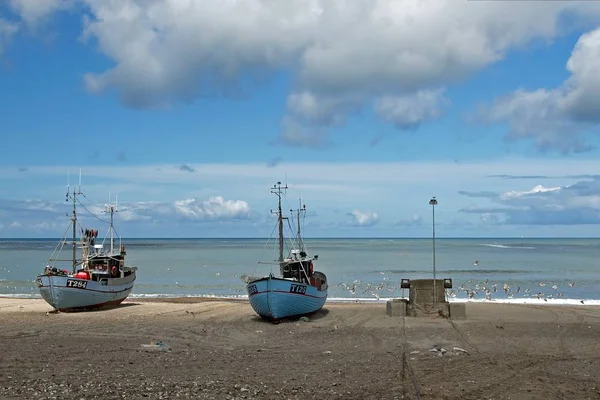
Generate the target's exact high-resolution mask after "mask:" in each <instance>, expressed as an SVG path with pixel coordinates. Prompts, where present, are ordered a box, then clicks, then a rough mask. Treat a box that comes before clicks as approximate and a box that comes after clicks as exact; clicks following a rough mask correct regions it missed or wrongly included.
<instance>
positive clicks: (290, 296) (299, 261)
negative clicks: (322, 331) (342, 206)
mask: <svg viewBox="0 0 600 400" xmlns="http://www.w3.org/2000/svg"><path fill="white" fill-rule="evenodd" d="M287 188H288V187H287V185H285V186H284V187H282V186H281V182H277V185H275V186H273V188H272V189H271V193H274V194H275V195H277V197H278V199H279V202H278V211H277V212H276V213H275V214H276V215H277V225H278V228H279V240H278V242H279V243H278V244H279V258H278V260H277V261H276V263H274V264H275V265H279V275H277V276H276V275H274V274H273V272H272V271H271V273H270V274H269V275H267V276H264V277H250V276H247V275H246V276H244V277H242V279H243V280H244V281H245V282H246V283H247V285H246V290H247V291H248V299H249V301H250V305H251V306H252V308H253V309H254V311H255V312H256V313H257V314H258V315H260V316H261V317H262V318H264V319H269V320H274V321H278V320H281V319H283V318H289V317H299V316H303V315H309V314H313V313H315V312H317V311H319V310H320V309H321V308H323V305H324V304H325V301H326V300H327V289H328V286H327V276H326V275H325V274H324V273H322V272H319V271H315V270H314V266H313V262H314V261H316V260H317V259H318V256H317V255H315V256H314V257H311V256H309V255H308V252H307V249H306V246H305V245H304V241H303V240H302V236H301V232H300V220H301V217H302V216H303V215H305V212H306V206H302V205H301V207H300V208H299V209H298V210H296V211H297V221H298V231H297V236H296V238H295V239H294V240H292V241H291V242H292V246H291V249H290V251H289V254H288V256H287V257H284V237H283V221H284V220H288V218H287V217H284V216H283V214H282V211H281V196H282V195H283V194H284V191H285V190H286V189H287ZM288 221H289V220H288ZM261 263H262V262H260V261H259V264H261ZM263 264H264V263H263ZM271 264H273V263H271Z"/></svg>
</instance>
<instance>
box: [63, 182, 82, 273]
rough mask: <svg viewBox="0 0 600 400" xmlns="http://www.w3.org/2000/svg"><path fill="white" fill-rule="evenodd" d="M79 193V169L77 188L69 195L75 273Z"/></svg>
mask: <svg viewBox="0 0 600 400" xmlns="http://www.w3.org/2000/svg"><path fill="white" fill-rule="evenodd" d="M69 194H70V193H69V185H67V201H69ZM80 194H82V193H81V170H79V187H78V190H75V188H73V194H72V195H71V199H72V200H73V215H72V216H71V224H72V225H73V242H72V245H73V255H72V262H73V267H72V268H73V273H75V269H76V268H77V195H80Z"/></svg>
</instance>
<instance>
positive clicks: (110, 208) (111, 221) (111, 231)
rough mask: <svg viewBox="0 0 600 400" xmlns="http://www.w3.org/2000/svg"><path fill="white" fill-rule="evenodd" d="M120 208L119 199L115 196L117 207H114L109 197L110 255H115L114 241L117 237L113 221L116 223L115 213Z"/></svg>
mask: <svg viewBox="0 0 600 400" xmlns="http://www.w3.org/2000/svg"><path fill="white" fill-rule="evenodd" d="M117 207H118V200H117V197H116V196H115V205H114V206H113V205H112V204H110V196H109V204H108V205H107V206H106V208H107V210H106V211H107V212H109V213H110V228H109V231H110V254H113V253H114V250H115V248H114V240H115V236H114V227H113V221H114V214H115V212H118V211H119V210H118V209H117Z"/></svg>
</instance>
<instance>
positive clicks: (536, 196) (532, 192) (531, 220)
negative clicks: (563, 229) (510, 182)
mask: <svg viewBox="0 0 600 400" xmlns="http://www.w3.org/2000/svg"><path fill="white" fill-rule="evenodd" d="M460 193H461V194H463V195H466V196H470V197H479V198H486V199H488V200H490V201H491V202H492V203H493V204H494V206H490V207H481V206H471V207H465V208H462V209H461V210H460V212H463V213H470V214H480V218H481V220H482V222H484V223H487V224H491V223H494V224H496V223H505V224H511V225H586V224H600V179H592V180H585V181H580V182H577V183H575V184H572V185H568V186H556V187H545V186H542V185H537V186H534V187H533V188H531V189H528V190H511V191H506V192H499V193H497V192H460Z"/></svg>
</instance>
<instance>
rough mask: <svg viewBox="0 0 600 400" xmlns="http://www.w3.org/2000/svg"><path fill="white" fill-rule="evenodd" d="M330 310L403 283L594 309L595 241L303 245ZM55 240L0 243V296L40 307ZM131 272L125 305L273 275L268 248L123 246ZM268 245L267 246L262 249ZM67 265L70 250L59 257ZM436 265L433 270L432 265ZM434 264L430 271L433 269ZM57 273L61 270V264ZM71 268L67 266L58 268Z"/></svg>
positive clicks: (598, 243) (210, 242)
mask: <svg viewBox="0 0 600 400" xmlns="http://www.w3.org/2000/svg"><path fill="white" fill-rule="evenodd" d="M304 241H305V245H306V247H307V249H308V252H309V254H313V255H314V254H317V255H318V260H316V261H315V262H314V265H315V270H318V271H321V272H323V273H325V274H326V275H327V277H328V282H329V294H328V301H339V302H344V301H350V302H384V301H386V300H388V299H391V298H400V297H402V298H407V297H408V290H406V289H402V288H401V287H400V282H401V280H402V279H427V278H432V277H433V275H434V271H435V276H436V278H438V279H451V280H452V288H449V289H447V290H446V295H447V297H448V300H449V301H482V302H507V303H532V302H533V303H555V304H600V239H575V238H567V239H524V238H518V239H509V238H507V239H485V238H481V239H479V238H469V239H449V238H437V239H436V240H435V241H434V240H432V239H431V238H430V239H406V238H401V239H392V238H380V239H371V238H370V239H330V238H328V239H310V238H307V239H304ZM57 243H58V240H52V239H0V297H16V298H40V297H41V296H40V295H39V292H38V290H37V287H36V285H35V283H34V280H35V278H36V275H37V274H38V273H40V272H41V271H42V270H43V268H44V266H45V265H47V263H48V259H49V257H50V256H51V254H52V253H53V251H54V250H55V248H56V246H57ZM122 243H123V244H125V246H126V250H127V257H126V264H127V265H129V266H135V267H137V268H138V278H137V280H136V283H135V286H134V289H133V292H132V294H131V297H132V298H136V297H137V298H139V297H216V298H247V295H246V292H245V284H244V282H243V281H242V280H241V279H240V276H242V275H243V274H248V275H255V276H264V275H268V274H269V273H270V272H273V273H277V272H278V269H279V267H278V266H277V265H276V264H274V263H273V264H269V263H264V262H268V261H274V260H276V259H277V249H276V248H275V246H274V243H272V242H271V243H267V241H266V239H123V241H122ZM265 243H267V244H265ZM63 252H64V253H63V258H69V257H70V254H69V252H70V249H69V248H67V249H66V250H63ZM434 259H435V263H434ZM434 265H435V267H434ZM59 266H60V265H59ZM62 267H63V268H65V269H70V266H69V264H68V263H65V264H63V265H62Z"/></svg>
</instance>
